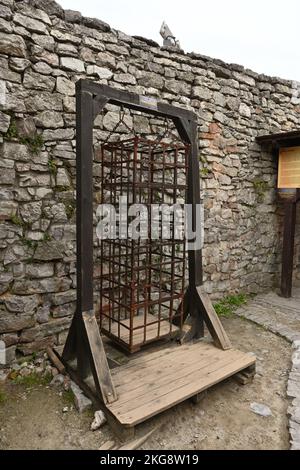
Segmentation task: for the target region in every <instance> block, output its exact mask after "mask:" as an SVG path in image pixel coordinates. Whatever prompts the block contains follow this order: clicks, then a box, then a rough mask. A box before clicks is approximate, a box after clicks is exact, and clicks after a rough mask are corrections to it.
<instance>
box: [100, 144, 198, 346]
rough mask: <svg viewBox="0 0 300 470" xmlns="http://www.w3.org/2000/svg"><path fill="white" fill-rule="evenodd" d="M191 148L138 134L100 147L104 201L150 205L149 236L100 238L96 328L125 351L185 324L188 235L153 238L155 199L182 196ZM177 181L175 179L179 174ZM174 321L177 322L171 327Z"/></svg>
mask: <svg viewBox="0 0 300 470" xmlns="http://www.w3.org/2000/svg"><path fill="white" fill-rule="evenodd" d="M189 147H190V146H189V145H188V144H183V143H180V144H179V143H173V142H172V143H171V144H169V143H165V142H162V141H159V140H153V141H152V140H147V139H145V138H141V137H138V136H135V137H133V138H131V139H126V140H123V141H118V142H106V143H105V144H103V145H102V147H101V175H100V180H101V181H100V184H101V202H102V203H110V204H111V205H113V206H114V207H115V208H117V207H118V205H119V200H120V197H121V196H127V200H128V204H129V205H131V204H144V205H145V206H146V207H147V209H148V219H147V222H148V234H147V235H148V239H146V240H145V239H138V240H133V239H128V238H127V239H120V238H116V239H104V240H101V242H100V245H101V246H100V264H101V268H100V273H101V276H100V328H101V331H102V333H104V334H105V335H107V336H108V337H109V338H110V339H111V340H112V341H113V342H115V343H116V344H118V345H119V346H121V347H123V348H124V349H125V350H126V351H127V352H130V353H131V352H135V351H137V350H139V349H140V348H141V347H142V346H143V345H146V344H148V343H149V342H153V341H157V340H159V339H161V338H166V337H170V336H172V334H174V333H176V332H178V331H179V330H180V329H182V326H183V323H184V312H183V298H184V294H185V290H186V279H185V275H186V258H187V253H186V247H185V244H186V240H185V239H184V237H183V238H182V239H176V238H175V236H176V233H175V226H174V225H175V220H174V217H175V216H174V214H172V215H171V223H170V239H163V236H162V235H163V234H162V230H161V229H160V236H159V239H153V238H152V236H151V227H152V224H153V223H154V222H157V221H153V220H152V213H151V210H150V208H151V205H152V204H159V205H162V204H176V203H177V201H178V199H179V198H180V200H182V199H183V200H186V193H187V174H188V155H189V151H190V148H189ZM179 172H181V174H182V178H181V181H180V182H179V181H178V180H179V177H178V174H179ZM175 323H176V326H175Z"/></svg>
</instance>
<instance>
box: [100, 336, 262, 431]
mask: <svg viewBox="0 0 300 470" xmlns="http://www.w3.org/2000/svg"><path fill="white" fill-rule="evenodd" d="M253 364H255V357H254V356H253V355H249V354H246V353H243V352H240V351H237V350H234V349H229V350H227V351H223V350H221V349H218V348H216V347H215V346H214V345H213V344H211V343H206V342H202V341H199V342H196V343H193V344H188V345H184V346H177V345H175V346H172V347H170V348H167V349H166V348H163V349H160V350H159V351H155V352H152V353H150V352H147V354H143V355H139V357H136V358H132V359H131V360H130V361H129V363H128V364H127V365H123V366H121V367H117V368H116V369H113V370H112V371H111V373H112V379H113V382H114V385H115V387H116V392H117V395H118V400H117V401H115V402H114V403H112V404H108V405H107V408H108V409H109V411H110V412H111V414H112V415H113V416H114V417H115V418H116V419H117V421H118V422H119V423H120V424H122V425H123V426H125V427H133V426H135V425H137V424H139V423H141V422H143V421H146V420H147V419H149V418H151V417H152V416H154V415H157V414H159V413H161V412H163V411H165V410H166V409H168V408H171V407H172V406H174V405H176V404H178V403H180V402H183V401H184V400H187V399H188V398H191V397H193V396H195V395H197V394H198V393H200V392H202V391H204V390H206V389H207V388H209V387H211V386H212V385H215V384H217V383H218V382H221V381H222V380H224V379H226V378H228V377H230V376H232V375H234V374H236V373H237V372H240V371H241V370H243V369H246V368H248V367H250V366H252V365H253Z"/></svg>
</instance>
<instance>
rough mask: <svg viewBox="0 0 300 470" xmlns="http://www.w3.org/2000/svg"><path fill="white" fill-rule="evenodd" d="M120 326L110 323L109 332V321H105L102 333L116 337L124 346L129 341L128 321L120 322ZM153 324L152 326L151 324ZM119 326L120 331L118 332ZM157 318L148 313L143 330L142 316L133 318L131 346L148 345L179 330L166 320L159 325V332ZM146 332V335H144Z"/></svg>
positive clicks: (129, 329)
mask: <svg viewBox="0 0 300 470" xmlns="http://www.w3.org/2000/svg"><path fill="white" fill-rule="evenodd" d="M121 322H122V323H120V325H119V324H118V323H117V322H112V323H111V329H110V330H109V321H108V320H107V321H105V320H104V322H103V324H102V331H105V332H106V333H107V334H109V333H110V334H111V335H113V336H116V337H117V338H119V339H120V340H121V341H123V342H124V343H126V344H129V341H130V331H131V330H132V328H130V319H127V320H122V321H121ZM151 323H153V324H151ZM119 326H120V331H119ZM158 326H159V323H158V317H156V316H155V315H152V314H150V313H148V314H147V326H146V328H144V315H138V316H135V317H134V318H133V328H137V329H135V330H133V337H132V345H133V346H138V345H140V344H141V343H149V342H152V341H155V340H156V339H157V340H158V339H161V338H162V337H164V336H168V335H170V336H173V335H174V334H177V332H178V331H179V329H178V328H177V327H176V326H175V325H173V324H171V323H170V322H169V321H168V320H167V319H166V321H162V322H161V323H160V331H158ZM145 332H146V335H145Z"/></svg>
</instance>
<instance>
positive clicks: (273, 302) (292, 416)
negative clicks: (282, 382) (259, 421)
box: [237, 289, 300, 450]
mask: <svg viewBox="0 0 300 470" xmlns="http://www.w3.org/2000/svg"><path fill="white" fill-rule="evenodd" d="M237 315H239V316H240V317H244V318H246V319H247V320H250V321H253V322H255V323H257V324H258V325H261V326H263V327H264V328H266V329H267V330H269V331H272V332H273V333H275V334H277V335H280V336H282V337H283V338H285V339H286V340H287V341H289V342H291V343H292V345H293V354H292V361H291V371H290V374H289V380H288V386H287V396H288V398H290V399H291V404H290V406H289V408H288V416H289V431H290V437H291V449H292V450H300V289H294V291H293V297H292V298H291V299H284V298H282V297H280V296H279V295H277V294H276V293H275V292H269V293H268V294H261V295H258V296H257V297H255V299H254V300H252V301H251V302H249V303H248V304H247V305H245V306H244V307H242V308H240V309H239V310H238V311H237Z"/></svg>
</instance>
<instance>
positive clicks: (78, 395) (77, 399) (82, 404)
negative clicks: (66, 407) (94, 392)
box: [71, 381, 92, 413]
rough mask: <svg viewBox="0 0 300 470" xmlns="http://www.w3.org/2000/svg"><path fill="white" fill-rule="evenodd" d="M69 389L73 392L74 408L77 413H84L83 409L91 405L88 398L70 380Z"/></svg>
mask: <svg viewBox="0 0 300 470" xmlns="http://www.w3.org/2000/svg"><path fill="white" fill-rule="evenodd" d="M71 390H72V392H73V394H74V403H75V406H76V409H77V410H78V411H79V413H84V412H85V411H87V410H89V409H90V408H91V407H92V402H91V400H90V399H89V398H87V397H86V396H85V395H84V394H83V392H82V390H81V389H80V388H79V387H78V385H76V384H75V383H74V382H72V381H71Z"/></svg>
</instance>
